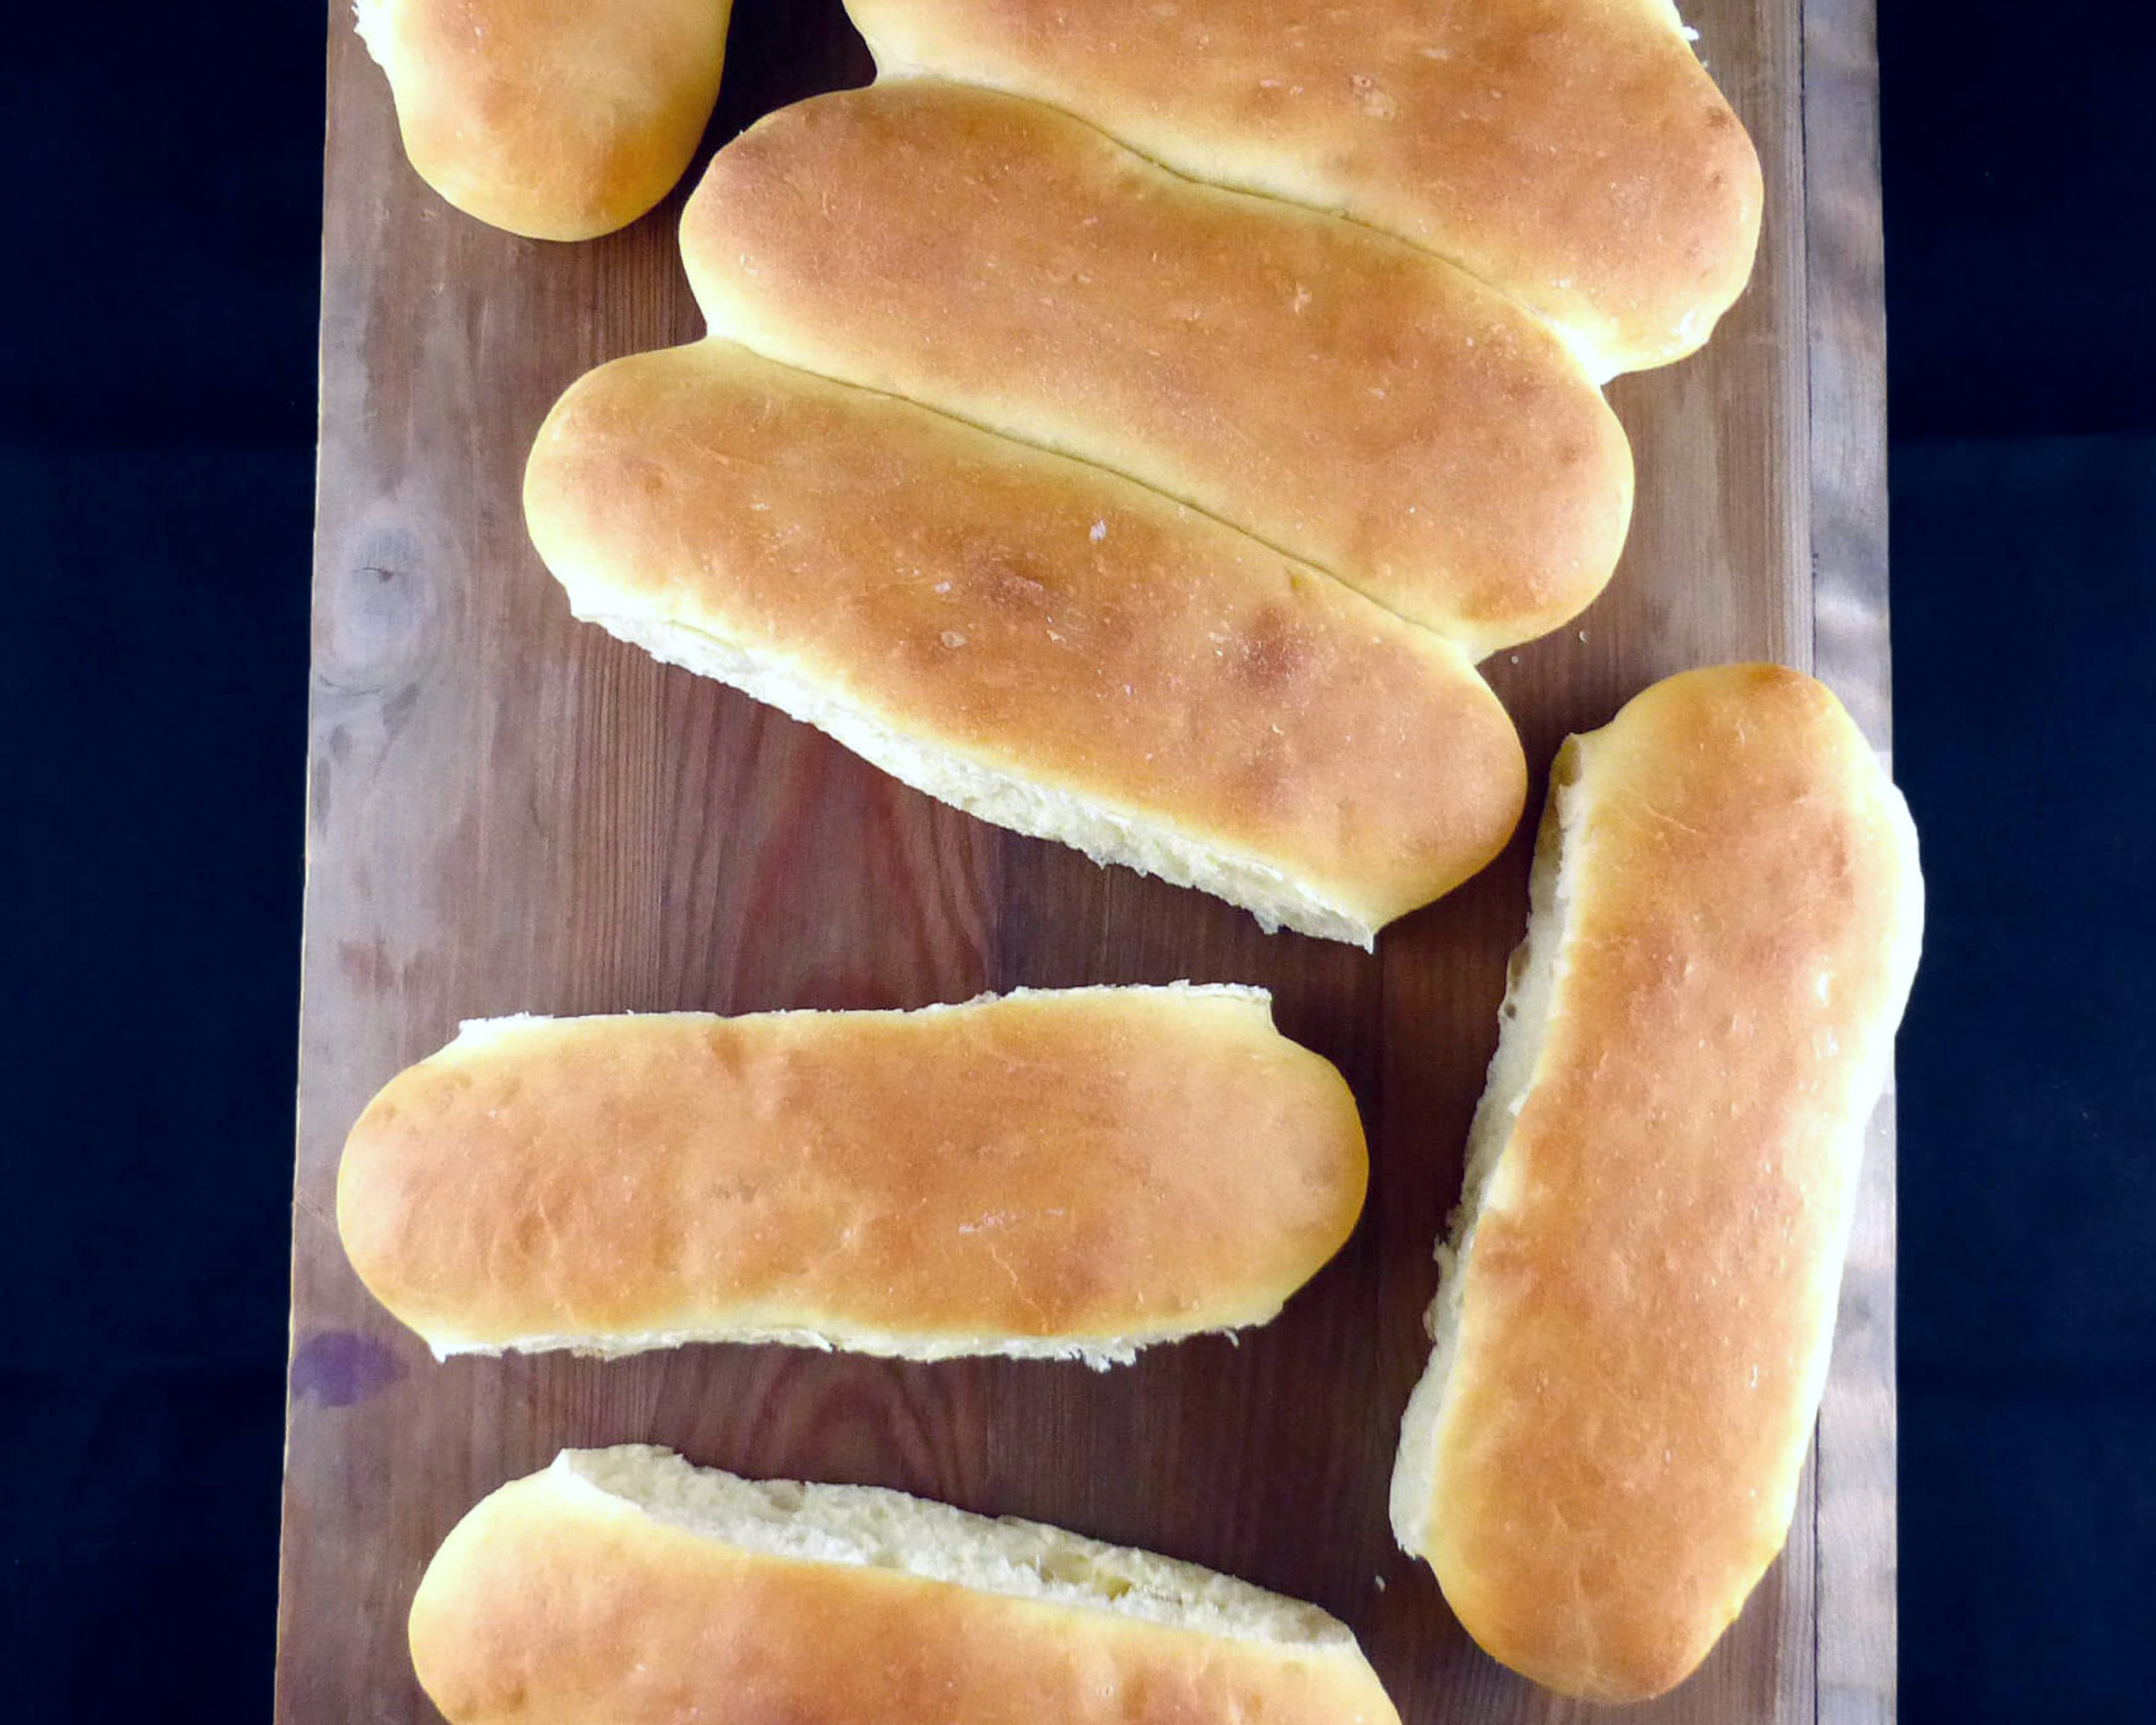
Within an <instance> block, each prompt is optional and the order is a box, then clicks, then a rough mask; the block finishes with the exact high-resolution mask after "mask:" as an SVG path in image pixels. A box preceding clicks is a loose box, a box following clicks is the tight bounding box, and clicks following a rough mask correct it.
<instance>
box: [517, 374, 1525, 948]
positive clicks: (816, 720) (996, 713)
mask: <svg viewBox="0 0 2156 1725" xmlns="http://www.w3.org/2000/svg"><path fill="white" fill-rule="evenodd" d="M524 512H525V518H526V520H527V522H528V524H529V525H530V530H531V536H532V541H533V543H535V544H536V546H537V547H538V549H539V553H540V555H541V556H542V557H543V558H544V559H545V561H546V563H547V567H548V568H549V569H551V570H552V571H553V573H554V574H555V578H556V579H557V580H560V581H561V585H562V586H563V587H564V588H565V589H567V593H568V596H569V604H570V606H571V608H572V609H573V611H574V612H575V613H576V614H577V615H578V616H579V617H581V618H586V620H588V621H590V622H593V623H597V624H599V625H600V626H601V627H603V628H605V629H606V630H609V631H611V633H613V634H615V635H617V636H619V637H622V638H623V639H624V640H626V641H630V642H633V643H636V645H638V646H640V647H642V648H643V649H646V650H647V651H649V652H650V653H652V654H653V655H655V656H657V657H659V658H661V659H664V660H667V661H668V662H672V663H675V664H680V665H684V666H686V667H687V668H689V669H691V670H693V671H697V672H699V673H701V674H704V675H706V676H711V677H716V678H718V679H719V680H720V681H724V682H727V683H730V684H732V685H734V686H735V687H737V688H741V689H743V690H745V691H747V692H748V693H749V694H751V695H754V696H755V697H756V699H759V700H764V701H768V702H770V703H772V704H773V705H774V706H778V707H779V708H780V709H781V710H782V711H784V712H788V713H791V714H792V715H793V716H794V717H795V718H800V719H804V720H805V721H806V722H808V723H810V724H814V725H816V726H817V727H818V728H819V729H821V730H823V731H827V732H829V733H830V735H831V736H833V737H837V739H838V740H839V741H840V742H841V743H844V744H845V745H846V746H847V747H848V748H849V749H851V750H854V751H855V752H856V753H857V754H859V755H862V756H865V757H866V758H867V759H868V760H870V761H872V762H874V763H875V764H876V765H877V766H879V767H881V768H883V769H884V770H885V771H886V772H888V773H890V774H892V775H894V776H895V777H897V778H899V779H902V780H904V781H906V783H907V784H910V785H912V786H914V787H917V788H918V789H921V790H924V791H925V792H927V793H929V794H930V795H931V796H936V797H940V798H941V799H943V800H944V801H945V802H949V803H953V804H956V806H958V807H960V808H962V809H966V810H968V811H969V812H973V813H975V814H977V815H980V816H981V817H982V818H983V819H988V820H992V821H994V822H996V823H997V824H998V825H1003V826H1007V827H1012V828H1015V829H1016V830H1018V831H1020V832H1026V833H1033V834H1037V835H1039V836H1041V837H1050V838H1057V839H1061V840H1062V842H1063V843H1065V844H1073V845H1075V846H1077V847H1078V848H1079V849H1081V850H1084V851H1085V852H1086V853H1087V855H1089V856H1093V857H1094V858H1096V859H1098V860H1100V861H1104V862H1109V861H1112V862H1122V863H1125V864H1128V865H1129V866H1131V867H1132V868H1135V869H1141V870H1143V871H1144V872H1146V873H1148V874H1154V875H1161V876H1163V878H1165V879H1168V880H1170V881H1178V882H1181V883H1182V884H1184V885H1187V886H1195V887H1199V888H1203V889H1204V890H1206V891H1207V892H1210V893H1213V894H1217V895H1218V896H1219V897H1221V898H1224V899H1225V900H1228V901H1229V902H1231V903H1232V904H1238V905H1241V906H1244V907H1245V908H1247V909H1249V910H1250V912H1252V913H1254V914H1255V915H1256V916H1257V919H1258V920H1259V921H1260V922H1261V923H1263V925H1265V926H1266V927H1268V928H1271V927H1275V926H1279V925H1285V926H1287V927H1289V928H1294V929H1300V930H1302V931H1306V932H1308V933H1312V934H1317V935H1322V936H1325V937H1326V938H1331V939H1335V940H1346V941H1352V942H1354V943H1356V944H1361V945H1368V944H1370V942H1371V940H1372V939H1373V938H1374V937H1375V934H1376V930H1377V929H1378V928H1379V927H1381V926H1382V925H1384V924H1385V923H1387V922H1389V921H1390V920H1392V919H1394V918H1395V917H1397V916H1401V915H1402V914H1404V913H1407V912H1408V911H1410V910H1413V909H1414V908H1415V907H1417V906H1420V905H1423V904H1426V903H1427V902H1429V901H1430V900H1432V899H1434V898H1436V897H1438V894H1442V893H1445V892H1447V891H1449V890H1450V889H1451V888H1453V887H1455V886H1457V885H1458V884H1459V883H1460V882H1461V881H1463V880H1465V879H1466V878H1467V877H1468V876H1469V875H1472V874H1474V873H1475V872H1476V870H1477V869H1481V868H1482V866H1483V864H1485V863H1486V862H1489V860H1490V858H1491V857H1492V856H1495V855H1496V854H1497V852H1498V850H1500V849H1501V848H1502V846H1503V844H1504V843H1505V841H1506V839H1507V837H1509V836H1510V834H1511V832H1512V831H1513V828H1514V825H1516V824H1517V822H1518V820H1519V818H1520V807H1521V805H1522V803H1523V801H1524V800H1525V797H1526V765H1525V762H1524V759H1523V757H1522V756H1521V753H1520V741H1519V737H1517V735H1516V734H1515V733H1514V730H1513V727H1512V722H1511V720H1509V719H1508V718H1507V717H1506V716H1505V712H1504V710H1503V708H1502V707H1501V706H1499V705H1498V702H1497V699H1496V697H1495V695H1494V694H1492V693H1490V690H1489V687H1488V686H1487V685H1486V684H1485V683H1484V682H1483V681H1482V679H1481V678H1480V677H1479V676H1477V675H1476V672H1475V668H1474V667H1473V665H1472V664H1471V663H1470V662H1469V660H1468V658H1467V656H1466V655H1465V653H1464V652H1463V649H1461V648H1460V647H1459V646H1458V645H1457V644H1456V643H1452V642H1450V641H1446V640H1442V639H1440V638H1439V637H1437V636H1434V635H1432V634H1430V633H1429V632H1428V631H1426V630H1421V629H1418V628H1416V627H1414V626H1413V625H1412V624H1407V623H1404V622H1402V621H1401V619H1400V618H1397V617H1395V616H1394V615H1393V614H1392V613H1391V612H1388V611H1385V610H1383V609H1382V608H1381V607H1380V606H1378V605H1374V604H1372V603H1371V602H1370V601H1369V600H1368V599H1364V598H1363V597H1362V596H1361V595H1360V594H1358V593H1354V592H1351V590H1350V589H1348V588H1347V587H1345V586H1342V585H1341V584H1340V583H1339V582H1338V581H1337V580H1333V579H1332V577H1331V576H1329V575H1326V574H1321V573H1319V571H1318V570H1316V569H1313V568H1310V567H1309V566H1307V565H1306V564H1301V563H1298V562H1295V561H1293V560H1292V559H1289V558H1288V557H1284V556H1282V555H1280V554H1279V553H1277V552H1274V551H1271V550H1269V549H1266V548H1265V547H1264V546H1263V545H1262V544H1260V543H1258V542H1257V541H1256V540H1255V539H1251V538H1250V537H1248V536H1245V535H1244V534H1241V533H1238V532H1236V531H1234V530H1232V529H1230V528H1227V527H1225V526H1223V525H1221V524H1219V522H1217V521H1214V520H1213V519H1211V518H1210V517H1206V516H1202V515H1200V514H1198V513H1196V512H1195V511H1192V510H1190V509H1188V508H1185V507H1183V506H1182V505H1178V504H1175V503H1173V502H1170V501H1169V499H1167V498H1165V497H1163V495H1161V494H1160V493H1159V492H1152V491H1148V490H1146V489H1145V488H1144V487H1143V486H1138V485H1135V484H1133V483H1131V481H1130V480H1125V479H1120V478H1118V477H1117V476H1115V475H1114V474H1109V473H1106V472H1104V471H1103V470H1101V469H1100V468H1097V467H1088V466H1087V465H1085V464H1084V463H1082V462H1079V461H1071V460H1069V459H1068V458H1067V457H1064V456H1062V455H1051V454H1050V453H1048V452H1046V451H1044V450H1041V449H1032V448H1030V447H1028V446H1026V445H1024V444H1021V443H1016V442H1012V441H1010V440H1009V439H1007V438H1004V437H999V436H992V435H990V434H989V433H987V432H985V431H981V430H976V429H975V428H974V427H972V426H970V425H967V424H964V423H961V422H959V421H958V420H956V419H950V418H947V417H944V416H943V415H942V414H940V413H935V412H931V411H929V410H928V409H926V408H923V407H918V406H916V405H912V403H909V402H903V401H899V400H895V399H893V398H890V397H888V396H883V395H879V394H876V393H874V392H872V391H868V390H864V389H856V388H851V387H849V386H844V385H842V384H837V383H832V382H829V381H827V380H824V379H821V378H817V377H813V376H811V375H810V374H808V373H805V372H799V371H795V370H793V369H791V368H790V367H786V366H780V365H775V364H774V363H772V362H771V361H768V360H763V359H760V358H758V357H757V356H755V354H750V353H749V351H748V350H747V349H745V348H739V347H736V346H735V345H733V344H732V343H730V342H723V341H705V342H699V343H697V344H695V345H693V346H691V347H686V348H672V349H670V350H667V351H666V352H662V353H655V354H638V355H636V356H634V357H632V358H630V359H624V360H617V361H614V362H613V363H612V364H611V365H607V366H603V367H600V368H599V370H598V371H595V372H593V373H590V374H589V375H588V376H586V377H585V378H583V379H582V380H580V381H579V382H578V383H576V384H575V385H573V386H572V387H571V388H570V390H569V391H568V392H567V394H566V395H564V396H563V397H562V398H561V401H560V402H558V403H556V404H555V408H554V411H553V412H552V413H550V414H549V415H548V417H547V421H546V423H545V424H544V425H543V426H542V428H541V429H540V432H539V436H538V439H537V441H536V444H535V446H534V448H533V450H532V455H531V461H530V466H529V467H528V468H527V469H526V474H525V481H524Z"/></svg>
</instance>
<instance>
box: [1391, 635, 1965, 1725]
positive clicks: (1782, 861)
mask: <svg viewBox="0 0 2156 1725" xmlns="http://www.w3.org/2000/svg"><path fill="white" fill-rule="evenodd" d="M1922 921H1923V887H1922V881H1921V876H1920V875H1919V874H1918V872H1917V858H1916V836H1915V831H1913V830H1912V828H1911V827H1910V825H1909V819H1908V812H1907V811H1906V810H1905V809H1904V808H1903V806H1902V799H1901V797H1900V796H1899V795H1898V794H1897V793H1896V791H1895V789H1894V787H1893V786H1892V785H1890V783H1889V782H1888V781H1887V777H1886V775H1885V773H1884V772H1883V770H1882V769H1881V768H1880V766H1879V763H1878V762H1877V759H1876V758H1875V757H1874V756H1873V755H1872V752H1871V749H1870V748H1869V747H1868V746H1867V745H1866V744H1865V740H1864V738H1863V737H1862V736H1861V735H1859V734H1858V731H1857V728H1856V726H1855V725H1854V724H1852V723H1851V721H1850V718H1849V716H1848V715H1847V714H1846V712H1843V711H1842V709H1841V706H1840V704H1839V702H1837V701H1836V700H1835V699H1834V698H1833V695H1832V694H1830V693H1828V692H1827V689H1826V688H1825V687H1823V686H1821V684H1819V683H1816V682H1814V681H1812V680H1811V679H1810V678H1809V677H1806V676H1803V675H1801V674H1798V673H1797V672H1795V671H1788V670H1783V669H1780V668H1777V667H1774V666H1766V665H1735V666H1727V667H1723V668H1719V669H1714V670H1704V671H1692V672H1688V673H1686V674H1683V675H1682V676H1677V677H1672V678H1670V679H1669V680H1668V681H1665V682H1661V683H1658V684H1656V685H1655V686H1654V687H1652V688H1651V689H1649V690H1647V691H1646V693H1644V694H1642V695H1640V696H1639V697H1638V698H1637V699H1634V700H1633V701H1632V702H1631V703H1630V704H1629V705H1628V706H1626V707H1625V709H1624V710H1623V712H1620V713H1619V714H1618V715H1617V717H1616V718H1615V719H1614V721H1613V722H1612V723H1611V724H1609V725H1608V727H1606V728H1605V729H1603V730H1601V731H1595V732H1593V733H1591V734H1589V735H1588V736H1584V737H1574V738H1572V739H1571V740H1570V742H1569V743H1566V744H1565V747H1564V750H1563V752H1562V753H1561V754H1560V755H1559V756H1558V759H1557V767H1556V768H1555V770H1554V772H1553V775H1552V790H1551V799H1550V803H1549V806H1548V808H1547V810H1546V811H1545V814H1544V817H1543V825H1542V832H1541V844H1540V847H1539V850H1538V852H1537V856H1536V862H1535V880H1534V908H1533V912H1532V916H1531V918H1530V919H1529V923H1528V929H1527V938H1526V942H1525V943H1524V944H1522V945H1521V947H1520V950H1519V951H1518V952H1517V953H1515V954H1514V958H1513V972H1512V980H1511V987H1510V988H1509V990H1508V992H1507V996H1506V1002H1505V1007H1504V1014H1503V1019H1502V1029H1501V1039H1500V1042H1499V1046H1498V1051H1497V1056H1496V1058H1495V1060H1494V1061H1493V1062H1492V1063H1491V1066H1490V1079H1489V1088H1488V1089H1487V1090H1485V1091H1484V1093H1483V1096H1482V1106H1481V1107H1480V1108H1479V1109H1478V1110H1477V1112H1476V1120H1475V1125H1474V1129H1473V1132H1472V1134H1471V1136H1470V1140H1469V1145H1468V1165H1467V1189H1466V1195H1465V1197H1464V1198H1463V1201H1462V1205H1461V1210H1460V1213H1459V1214H1458V1215H1457V1217H1456V1218H1455V1220H1454V1232H1453V1237H1452V1241H1451V1246H1450V1247H1449V1248H1446V1249H1442V1250H1441V1251H1440V1252H1439V1254H1438V1255H1439V1258H1440V1259H1441V1260H1444V1261H1445V1273H1444V1276H1443V1277H1442V1280H1441V1283H1440V1288H1439V1293H1438V1302H1437V1304H1436V1306H1435V1307H1434V1308H1432V1313H1431V1327H1432V1335H1433V1337H1434V1339H1435V1341H1436V1350H1435V1352H1434V1353H1433V1354H1432V1358H1431V1362H1430V1369H1429V1371H1428V1372H1427V1373H1426V1375H1425V1377H1424V1378H1423V1380H1422V1382H1421V1383H1420V1385H1419V1386H1418V1387H1417V1389H1416V1390H1415V1393H1414V1396H1413V1400H1412V1401H1411V1402H1410V1403H1409V1404H1408V1408H1407V1420H1406V1421H1405V1425H1404V1428H1403V1430H1402V1433H1401V1451H1400V1460H1399V1465H1398V1468H1397V1471H1396V1472H1395V1476H1394V1480H1393V1501H1392V1516H1393V1527H1394V1530H1395V1533H1396V1534H1398V1535H1399V1538H1400V1542H1401V1545H1402V1546H1405V1547H1406V1548H1407V1550H1409V1551H1411V1552H1414V1553H1420V1555H1422V1556H1424V1557H1426V1558H1427V1559H1429V1560H1430V1563H1431V1564H1432V1566H1433V1567H1434V1568H1435V1570H1436V1571H1437V1576H1438V1583H1439V1584H1440V1585H1441V1586H1442V1587H1443V1588H1444V1590H1445V1597H1446V1599H1447V1600H1448V1601H1450V1602H1451V1606H1452V1609H1453V1610H1454V1611H1455V1612H1456V1613H1457V1614H1458V1616H1459V1619H1460V1622H1462V1624H1463V1625H1464V1626H1465V1627H1466V1628H1467V1630H1468V1632H1469V1633H1470V1634H1472V1635H1473V1636H1474V1637H1475V1639H1476V1640H1477V1641H1479V1642H1481V1643H1482V1646H1483V1647H1485V1648H1486V1649H1488V1650H1489V1652H1490V1653H1492V1654H1494V1655H1495V1657H1497V1658H1498V1659H1501V1660H1503V1661H1504V1662H1505V1663H1506V1664H1507V1665H1511V1666H1512V1667H1514V1669H1515V1670H1517V1671H1520V1672H1524V1673H1525V1674H1526V1676H1528V1677H1530V1678H1533V1679H1534V1680H1535V1681H1536V1682H1538V1683H1541V1684H1547V1685H1548V1686H1549V1687H1550V1688H1552V1689H1556V1690H1559V1691H1564V1692H1565V1693H1567V1694H1570V1695H1578V1696H1586V1697H1594V1698H1596V1699H1600V1700H1605V1701H1628V1700H1639V1699H1643V1698H1645V1697H1649V1696H1652V1695H1658V1694H1659V1693H1661V1692H1662V1691H1664V1690H1666V1689H1669V1688H1670V1687H1671V1686H1672V1685H1673V1684H1677V1683H1678V1682H1680V1681H1681V1680H1683V1678H1684V1677H1685V1676H1687V1675H1688V1674H1689V1672H1691V1671H1692V1670H1693V1668H1694V1667H1695V1666H1696V1665H1698V1664H1699V1662H1700V1660H1701V1659H1703V1658H1705V1657H1706V1654H1707V1652H1708V1649H1709V1648H1710V1647H1713V1646H1714V1641H1715V1640H1716V1638H1717V1637H1718V1636H1720V1634H1721V1632H1722V1630H1723V1629H1724V1628H1726V1627H1727V1625H1728V1624H1729V1622H1731V1621H1732V1620H1733V1618H1734V1617H1735V1616H1736V1615H1737V1613H1738V1612H1739V1610H1740V1609H1742V1608H1743V1605H1744V1602H1745V1596H1747V1595H1748V1594H1749V1593H1750V1592H1751V1591H1752V1586H1753V1584H1755V1583H1757V1582H1758V1578H1759V1577H1760V1576H1761V1574H1763V1573H1764V1571H1765V1570H1766V1567H1767V1565H1769V1564H1770V1563H1771V1562H1772V1561H1773V1559H1774V1557H1775V1554H1776V1553H1777V1552H1778V1551H1780V1549H1781V1547H1782V1543H1783V1540H1784V1539H1785V1538H1786V1537H1787V1535H1788V1532H1789V1516H1790V1514H1791V1511H1792V1509H1793V1508H1794V1506H1795V1502H1796V1489H1797V1481H1798V1476H1799V1473H1800V1472H1801V1471H1802V1467H1803V1463H1804V1455H1805V1450H1806V1447H1807V1446H1808V1444H1809V1442H1810V1440H1811V1433H1812V1425H1813V1420H1814V1415H1816V1413H1817V1410H1818V1407H1819V1398H1820V1392H1821V1388H1822V1387H1823V1385H1824V1383H1825V1381H1826V1373H1827V1350H1828V1346H1829V1344H1830V1342H1831V1341H1832V1339H1833V1327H1834V1307H1835V1301H1836V1296H1837V1289H1838V1288H1839V1283H1840V1278H1841V1261H1842V1252H1843V1248H1844V1245H1845V1242H1846V1236H1847V1233H1848V1227H1849V1219H1850V1210H1851V1205H1852V1200H1853V1196H1854V1193H1855V1189H1856V1176H1857V1169H1858V1160H1859V1157H1860V1155H1861V1152H1862V1148H1863V1134H1864V1127H1865V1120H1866V1119H1867V1117H1868V1116H1869V1114H1870V1113H1871V1107H1872V1104H1873V1102H1874V1101H1875V1100H1876V1099H1877V1096H1878V1095H1879V1091H1880V1088H1881V1087H1882V1085H1883V1083H1884V1082H1885V1078H1886V1075H1887V1069H1888V1063H1889V1060H1890V1056H1891V1053H1892V1049H1893V1042H1894V1031H1895V1026H1896V1024H1897V1023H1898V1022H1899V1021H1900V1019H1901V1014H1902V1003H1903V1001H1904V1000H1906V999H1907V997H1908V988H1909V982H1910V978H1911V976H1912V975H1913V974H1914V972H1915V965H1916V951H1917V945H1918V941H1919V938H1920V935H1921V926H1922Z"/></svg>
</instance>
